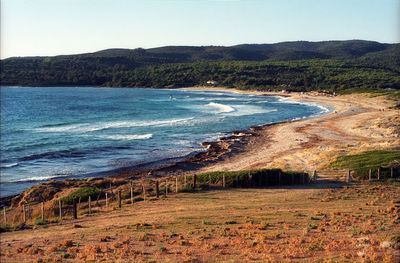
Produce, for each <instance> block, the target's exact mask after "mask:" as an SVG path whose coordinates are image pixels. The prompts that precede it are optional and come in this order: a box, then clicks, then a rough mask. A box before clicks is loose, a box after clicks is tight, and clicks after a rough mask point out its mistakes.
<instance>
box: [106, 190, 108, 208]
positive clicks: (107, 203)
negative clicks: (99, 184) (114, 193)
mask: <svg viewBox="0 0 400 263" xmlns="http://www.w3.org/2000/svg"><path fill="white" fill-rule="evenodd" d="M106 208H108V194H107V193H106Z"/></svg>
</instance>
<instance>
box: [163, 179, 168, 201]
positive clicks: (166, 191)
mask: <svg viewBox="0 0 400 263" xmlns="http://www.w3.org/2000/svg"><path fill="white" fill-rule="evenodd" d="M164 193H165V197H167V196H168V180H167V179H165V192H164Z"/></svg>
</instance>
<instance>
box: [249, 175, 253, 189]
mask: <svg viewBox="0 0 400 263" xmlns="http://www.w3.org/2000/svg"><path fill="white" fill-rule="evenodd" d="M249 181H250V186H251V187H252V186H253V175H252V174H251V173H250V172H249Z"/></svg>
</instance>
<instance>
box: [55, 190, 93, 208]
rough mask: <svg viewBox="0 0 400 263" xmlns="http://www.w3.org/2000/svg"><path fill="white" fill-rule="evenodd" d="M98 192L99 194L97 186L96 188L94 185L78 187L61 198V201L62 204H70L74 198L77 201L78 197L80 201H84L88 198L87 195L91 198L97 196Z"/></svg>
mask: <svg viewBox="0 0 400 263" xmlns="http://www.w3.org/2000/svg"><path fill="white" fill-rule="evenodd" d="M99 194H100V189H99V188H97V187H95V186H85V187H82V188H79V189H78V190H76V191H75V192H73V193H72V194H70V195H68V196H66V197H64V198H62V199H61V201H62V203H63V204H67V205H72V203H73V200H74V199H75V200H76V201H78V200H79V198H80V199H81V202H86V201H88V200H89V196H90V197H91V198H92V200H93V199H94V198H97V196H98V195H99Z"/></svg>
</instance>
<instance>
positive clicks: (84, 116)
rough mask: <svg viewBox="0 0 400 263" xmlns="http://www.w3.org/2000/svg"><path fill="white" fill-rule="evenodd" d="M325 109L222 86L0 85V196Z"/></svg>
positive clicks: (156, 158)
mask: <svg viewBox="0 0 400 263" xmlns="http://www.w3.org/2000/svg"><path fill="white" fill-rule="evenodd" d="M329 111H330V109H329V108H328V107H327V106H324V105H317V104H313V103H304V102H293V101H290V100H288V99H284V98H280V97H263V96H250V95H242V94H237V93H232V92H219V91H218V92H216V91H192V90H190V91H189V90H159V89H123V88H121V89H120V88H82V87H79V88H74V87H49V88H26V87H17V88H14V87H1V185H0V187H1V196H7V195H10V194H15V193H18V192H20V191H22V190H24V189H26V188H28V187H30V186H31V185H33V184H35V183H38V182H42V181H47V180H49V179H52V178H56V179H64V178H79V177H88V176H95V175H101V174H102V173H103V172H106V171H113V170H116V169H119V168H123V167H132V166H137V165H143V164H146V163H147V164H153V165H154V164H157V163H160V162H162V161H163V160H168V159H169V158H183V157H185V156H187V155H189V154H191V153H194V152H198V151H203V150H204V149H203V148H202V147H201V146H200V143H201V142H203V141H211V140H218V138H220V137H223V136H225V135H228V134H230V132H231V131H233V130H240V129H248V128H250V127H251V126H254V125H260V124H266V123H273V122H279V121H285V120H293V119H302V118H308V117H312V116H317V115H321V114H325V113H327V112H329Z"/></svg>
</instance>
